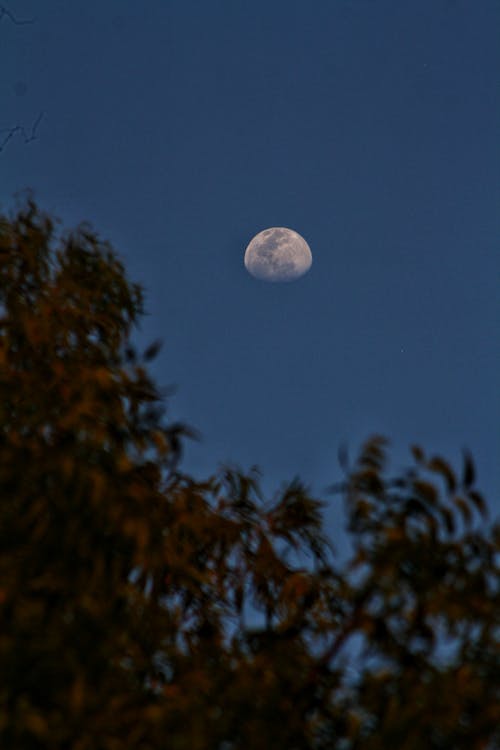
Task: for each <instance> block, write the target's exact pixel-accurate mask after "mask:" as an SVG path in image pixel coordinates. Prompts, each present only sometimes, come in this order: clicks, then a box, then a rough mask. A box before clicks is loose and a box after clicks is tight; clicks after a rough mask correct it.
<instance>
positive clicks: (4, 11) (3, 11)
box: [0, 5, 35, 26]
mask: <svg viewBox="0 0 500 750" xmlns="http://www.w3.org/2000/svg"><path fill="white" fill-rule="evenodd" d="M2 18H8V19H9V21H12V23H14V24H15V25H16V26H25V25H26V24H28V23H35V19H34V18H26V19H20V18H16V17H15V15H14V14H13V13H12V11H10V10H9V9H8V8H6V7H5V5H0V21H1V20H2Z"/></svg>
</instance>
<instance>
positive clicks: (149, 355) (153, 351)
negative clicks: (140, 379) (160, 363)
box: [144, 339, 162, 362]
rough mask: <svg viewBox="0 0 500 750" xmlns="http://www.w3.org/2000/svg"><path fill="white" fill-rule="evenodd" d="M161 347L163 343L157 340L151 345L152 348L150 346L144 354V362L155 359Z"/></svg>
mask: <svg viewBox="0 0 500 750" xmlns="http://www.w3.org/2000/svg"><path fill="white" fill-rule="evenodd" d="M161 346H162V342H161V340H160V339H157V340H156V341H154V342H153V343H152V344H150V346H148V348H147V349H146V350H145V352H144V360H145V361H146V362H150V361H151V360H152V359H154V358H155V357H156V355H157V354H158V352H159V351H160V349H161Z"/></svg>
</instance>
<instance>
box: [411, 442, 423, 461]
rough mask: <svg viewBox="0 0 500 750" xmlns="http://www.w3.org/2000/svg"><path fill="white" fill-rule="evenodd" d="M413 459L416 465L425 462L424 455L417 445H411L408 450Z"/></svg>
mask: <svg viewBox="0 0 500 750" xmlns="http://www.w3.org/2000/svg"><path fill="white" fill-rule="evenodd" d="M410 450H411V452H412V454H413V458H414V459H415V461H416V462H417V463H418V464H422V463H424V461H425V454H424V452H423V450H422V448H421V447H420V446H419V445H412V446H411V448H410Z"/></svg>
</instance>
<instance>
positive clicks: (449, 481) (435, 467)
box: [427, 456, 457, 493]
mask: <svg viewBox="0 0 500 750" xmlns="http://www.w3.org/2000/svg"><path fill="white" fill-rule="evenodd" d="M427 468H428V469H429V471H433V472H435V473H436V474H440V475H441V476H442V477H443V478H444V480H445V482H446V487H447V489H448V492H450V493H452V492H455V490H456V487H457V480H456V478H455V474H454V473H453V471H452V469H451V467H450V465H449V464H448V463H447V462H446V461H444V460H443V459H442V458H440V457H439V456H435V457H434V458H432V459H431V460H430V461H429V463H428V464H427Z"/></svg>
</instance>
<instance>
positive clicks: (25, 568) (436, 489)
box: [0, 200, 500, 750]
mask: <svg viewBox="0 0 500 750" xmlns="http://www.w3.org/2000/svg"><path fill="white" fill-rule="evenodd" d="M0 313H1V316H2V317H1V319H0V674H1V680H0V746H1V747H2V748H6V749H10V748H23V749H24V748H26V749H31V748H34V749H39V748H40V749H42V748H47V749H48V748H50V749H51V750H101V748H102V750H122V749H123V748H141V749H144V750H156V749H157V748H158V749H159V748H169V749H170V750H233V749H234V750H239V749H240V748H241V749H242V750H247V749H248V750H253V749H254V748H255V750H257V749H258V750H266V749H269V750H271V749H272V750H281V749H283V750H285V749H286V750H323V749H324V750H326V749H328V750H330V749H333V750H358V749H361V748H363V750H379V749H380V750H382V749H384V750H386V748H398V749H399V750H420V748H429V749H436V750H461V748H464V750H465V749H466V748H467V750H481V749H483V748H484V749H486V748H492V747H494V746H498V743H500V733H499V730H498V727H499V726H500V646H499V643H500V638H499V635H500V585H499V583H500V577H499V566H500V554H499V553H500V528H499V526H498V524H495V523H493V522H491V521H489V520H488V517H487V506H486V503H485V500H484V499H483V497H482V495H481V494H480V492H479V491H478V490H477V488H476V477H475V469H474V462H473V460H472V458H471V457H470V456H469V455H468V454H465V455H464V462H463V467H460V471H456V470H455V469H454V468H453V467H452V466H451V465H450V464H449V463H448V462H447V461H445V460H444V459H443V458H441V457H438V456H427V455H425V453H424V451H423V450H422V449H421V448H419V447H417V446H414V447H413V448H412V458H411V462H410V466H409V468H408V469H407V470H406V471H403V472H401V473H400V475H399V476H396V477H394V476H392V475H391V474H390V473H389V469H388V456H389V450H388V444H387V442H386V440H384V439H383V438H382V437H380V436H374V437H371V438H370V439H368V440H367V442H366V443H365V445H363V446H362V448H361V450H360V451H359V455H358V457H357V459H356V460H355V461H354V463H353V464H352V465H351V466H346V467H345V475H344V478H343V480H342V482H340V484H339V485H338V487H337V488H336V492H335V493H334V494H333V496H332V498H331V499H330V502H334V503H337V505H339V508H340V506H341V505H343V508H344V517H345V529H346V531H347V533H348V534H349V537H350V540H351V543H352V554H351V555H350V557H349V559H348V560H347V561H345V562H342V563H341V562H339V561H338V559H337V557H336V555H335V554H334V550H333V548H332V544H331V540H330V539H329V535H328V534H327V531H326V529H325V526H324V521H323V509H324V506H325V501H324V500H320V499H318V498H315V497H312V496H311V494H310V492H309V490H308V488H307V487H306V486H304V485H303V484H302V483H301V482H300V481H299V480H297V479H295V480H293V481H292V482H289V483H288V484H286V485H284V486H283V488H282V489H281V490H280V491H279V492H277V493H276V495H275V496H273V497H271V498H266V497H263V494H262V492H261V490H260V488H259V481H258V479H259V478H258V474H257V473H256V472H253V471H250V472H244V471H240V470H238V469H235V468H230V467H228V468H223V469H220V470H218V471H216V472H214V474H213V476H210V477H208V478H207V479H206V480H205V481H199V480H195V479H193V478H192V477H190V476H188V475H187V474H186V473H183V471H182V466H181V464H180V462H179V456H180V451H179V448H180V445H181V443H182V441H183V439H184V437H185V436H186V435H188V434H189V430H188V429H187V428H186V427H184V426H183V425H179V424H172V423H171V422H170V421H169V420H168V413H167V410H166V406H165V398H164V394H163V393H162V391H161V389H160V388H159V387H158V386H157V385H156V384H155V383H154V382H153V380H152V378H151V376H150V374H149V373H148V362H149V361H150V360H151V359H152V358H153V357H154V356H156V354H157V352H158V349H159V345H158V344H157V343H154V344H152V345H151V346H150V347H148V349H147V350H146V351H145V352H144V353H143V354H142V355H141V354H139V353H138V352H137V351H136V350H135V349H134V347H133V346H132V345H131V343H130V335H131V331H132V328H133V326H135V325H137V324H138V322H139V320H140V317H141V315H142V314H143V292H142V290H141V288H140V287H139V286H138V285H136V284H133V283H131V282H130V281H129V279H128V278H127V275H126V273H125V269H124V266H123V264H122V263H121V261H120V260H119V258H118V256H117V255H116V253H115V252H114V251H113V249H112V248H111V247H110V246H109V245H108V244H107V243H105V242H103V241H102V240H101V239H100V238H99V237H98V235H97V234H96V233H95V232H94V231H93V230H92V229H91V228H90V227H89V226H87V225H81V226H79V227H77V228H76V229H75V230H73V231H71V232H67V233H64V232H61V231H60V230H59V229H58V225H57V223H56V222H55V221H54V220H53V219H52V218H50V217H49V216H47V215H45V214H44V213H43V212H42V211H41V210H40V209H39V208H38V207H37V205H36V204H35V203H34V202H33V201H32V200H28V201H27V202H26V203H25V204H23V205H22V206H21V207H20V208H19V209H18V210H17V211H16V212H13V213H12V214H10V215H8V216H7V215H3V216H1V217H0ZM340 523H341V522H340V513H339V524H340Z"/></svg>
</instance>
